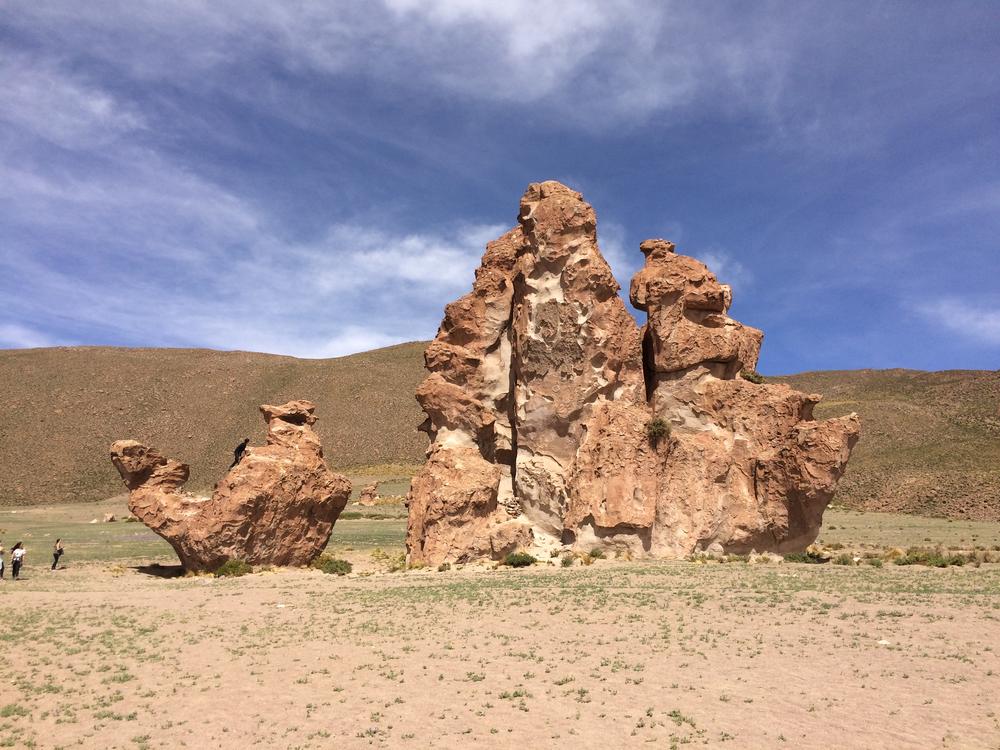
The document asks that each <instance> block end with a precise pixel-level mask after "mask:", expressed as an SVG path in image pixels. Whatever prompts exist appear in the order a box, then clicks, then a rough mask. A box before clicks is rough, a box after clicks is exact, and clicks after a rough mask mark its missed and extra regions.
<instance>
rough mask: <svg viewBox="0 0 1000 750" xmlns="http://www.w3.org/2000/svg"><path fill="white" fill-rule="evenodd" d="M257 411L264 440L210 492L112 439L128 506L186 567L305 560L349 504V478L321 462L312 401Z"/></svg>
mask: <svg viewBox="0 0 1000 750" xmlns="http://www.w3.org/2000/svg"><path fill="white" fill-rule="evenodd" d="M260 411H261V414H262V415H263V416H264V419H265V421H266V422H267V427H268V432H267V444H266V445H264V446H262V447H259V448H257V447H251V448H248V450H247V453H246V454H245V455H244V457H243V460H242V461H240V463H239V464H237V465H236V466H234V467H233V468H232V469H230V470H229V473H227V474H226V476H224V477H223V478H222V479H221V480H220V481H219V483H218V484H217V485H216V486H215V491H214V492H213V493H212V497H210V498H208V497H198V496H194V495H191V494H188V493H186V492H184V491H183V490H182V486H183V485H184V483H185V482H186V481H187V479H188V467H187V466H186V465H185V464H182V463H181V462H179V461H175V460H174V459H170V458H166V457H164V456H161V455H160V454H159V453H157V452H156V451H155V450H154V449H152V448H148V447H147V446H145V445H143V444H142V443H139V442H136V441H135V440H119V441H118V442H116V443H114V444H113V445H112V446H111V461H112V463H113V464H114V465H115V468H116V469H118V472H119V473H120V474H121V477H122V480H123V481H124V482H125V486H126V487H128V489H129V510H130V511H131V512H132V513H133V514H134V515H135V516H136V517H137V518H138V519H139V520H140V521H142V522H143V523H145V524H146V525H147V526H149V527H150V528H151V529H152V530H153V531H155V532H156V533H157V534H159V535H160V536H162V537H163V538H164V539H166V540H167V541H168V542H169V543H170V545H171V546H172V547H173V548H174V550H175V551H176V552H177V556H178V557H179V558H180V560H181V563H182V564H183V565H184V567H185V569H187V570H191V571H201V570H214V569H215V568H217V567H218V566H219V565H221V564H222V563H224V562H225V561H227V560H244V561H246V562H248V563H250V564H253V565H264V564H270V565H307V564H309V563H310V562H312V561H313V560H314V559H315V558H316V557H317V556H318V555H319V554H320V553H321V552H322V551H323V548H324V547H325V546H326V543H327V541H328V540H329V538H330V533H331V532H332V531H333V525H334V523H336V521H337V517H338V516H339V515H340V512H341V511H342V510H343V509H344V506H345V505H346V504H347V498H348V496H349V495H350V492H351V484H350V482H349V481H348V480H347V479H346V478H345V477H344V476H342V475H340V474H334V473H333V472H331V471H330V470H329V469H328V468H327V466H326V464H325V462H324V461H323V448H322V446H321V445H320V441H319V438H318V437H317V435H316V433H315V432H314V431H313V429H312V425H313V424H314V423H315V421H316V417H315V416H314V415H313V411H314V406H313V404H312V403H310V402H309V401H290V402H288V403H287V404H283V405H281V406H271V405H266V404H265V405H264V406H261V407H260Z"/></svg>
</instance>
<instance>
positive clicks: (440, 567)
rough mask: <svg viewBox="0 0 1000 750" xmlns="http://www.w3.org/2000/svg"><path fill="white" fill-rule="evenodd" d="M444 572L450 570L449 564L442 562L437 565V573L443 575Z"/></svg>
mask: <svg viewBox="0 0 1000 750" xmlns="http://www.w3.org/2000/svg"><path fill="white" fill-rule="evenodd" d="M446 570H451V563H448V562H443V563H441V564H440V565H438V573H444V572H445V571H446Z"/></svg>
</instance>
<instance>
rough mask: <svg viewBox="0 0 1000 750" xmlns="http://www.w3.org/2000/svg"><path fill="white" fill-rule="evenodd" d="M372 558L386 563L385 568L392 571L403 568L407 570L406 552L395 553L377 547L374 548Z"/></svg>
mask: <svg viewBox="0 0 1000 750" xmlns="http://www.w3.org/2000/svg"><path fill="white" fill-rule="evenodd" d="M372 560H374V561H375V562H377V563H380V564H382V565H384V566H385V569H386V570H387V571H388V572H390V573H398V572H399V571H401V570H406V552H397V553H395V554H393V553H390V552H386V551H385V550H383V549H381V548H375V549H374V550H372Z"/></svg>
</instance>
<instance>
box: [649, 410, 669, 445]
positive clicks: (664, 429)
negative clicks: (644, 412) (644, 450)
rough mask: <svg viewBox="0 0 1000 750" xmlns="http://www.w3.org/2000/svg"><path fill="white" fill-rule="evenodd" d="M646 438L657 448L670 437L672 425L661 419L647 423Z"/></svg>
mask: <svg viewBox="0 0 1000 750" xmlns="http://www.w3.org/2000/svg"><path fill="white" fill-rule="evenodd" d="M646 437H647V438H648V439H649V444H650V445H652V446H653V447H654V448H655V447H656V446H657V445H659V444H660V441H661V440H662V439H663V438H665V437H670V425H669V424H668V423H667V422H665V421H664V420H662V419H660V418H659V417H657V418H656V419H651V420H650V421H649V422H647V423H646Z"/></svg>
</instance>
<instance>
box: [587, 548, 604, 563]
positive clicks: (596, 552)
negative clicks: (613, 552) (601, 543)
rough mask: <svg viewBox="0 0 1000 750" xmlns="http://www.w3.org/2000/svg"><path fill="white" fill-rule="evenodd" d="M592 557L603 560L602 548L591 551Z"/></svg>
mask: <svg viewBox="0 0 1000 750" xmlns="http://www.w3.org/2000/svg"><path fill="white" fill-rule="evenodd" d="M590 556H591V557H592V558H594V559H595V560H603V559H604V550H603V549H601V548H600V547H594V549H592V550H590Z"/></svg>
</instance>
